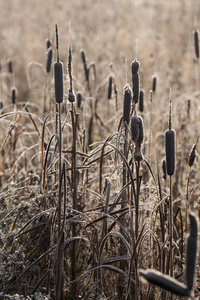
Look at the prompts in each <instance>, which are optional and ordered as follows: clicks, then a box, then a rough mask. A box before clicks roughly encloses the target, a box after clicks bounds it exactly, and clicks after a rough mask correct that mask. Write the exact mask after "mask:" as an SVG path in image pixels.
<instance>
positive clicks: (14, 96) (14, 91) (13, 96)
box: [11, 86, 17, 104]
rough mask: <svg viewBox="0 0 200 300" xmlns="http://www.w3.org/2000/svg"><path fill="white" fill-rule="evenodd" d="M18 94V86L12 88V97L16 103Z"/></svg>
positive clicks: (13, 102)
mask: <svg viewBox="0 0 200 300" xmlns="http://www.w3.org/2000/svg"><path fill="white" fill-rule="evenodd" d="M16 96H17V89H16V87H14V86H13V87H12V88H11V97H12V104H15V103H16Z"/></svg>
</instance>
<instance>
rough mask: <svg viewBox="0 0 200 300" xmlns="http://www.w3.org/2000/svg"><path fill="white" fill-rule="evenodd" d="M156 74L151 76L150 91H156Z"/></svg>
mask: <svg viewBox="0 0 200 300" xmlns="http://www.w3.org/2000/svg"><path fill="white" fill-rule="evenodd" d="M156 81H157V78H156V75H154V76H153V81H152V91H153V92H155V91H156Z"/></svg>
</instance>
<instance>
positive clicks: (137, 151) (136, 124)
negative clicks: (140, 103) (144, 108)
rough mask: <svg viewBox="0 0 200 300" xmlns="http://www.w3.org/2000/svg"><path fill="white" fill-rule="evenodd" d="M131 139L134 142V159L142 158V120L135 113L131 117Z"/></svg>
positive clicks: (139, 159)
mask: <svg viewBox="0 0 200 300" xmlns="http://www.w3.org/2000/svg"><path fill="white" fill-rule="evenodd" d="M130 131H131V139H132V141H133V142H134V145H135V148H134V158H135V160H136V161H141V160H142V153H141V146H142V143H143V139H144V129H143V120H142V118H141V117H138V116H137V115H136V114H135V115H134V116H132V117H131V127H130Z"/></svg>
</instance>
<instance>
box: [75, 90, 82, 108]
mask: <svg viewBox="0 0 200 300" xmlns="http://www.w3.org/2000/svg"><path fill="white" fill-rule="evenodd" d="M76 97H77V107H78V108H80V107H81V101H82V95H81V93H80V92H77V95H76Z"/></svg>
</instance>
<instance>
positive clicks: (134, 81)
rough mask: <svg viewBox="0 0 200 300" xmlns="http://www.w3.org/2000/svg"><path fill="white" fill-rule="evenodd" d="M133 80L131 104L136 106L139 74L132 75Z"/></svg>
mask: <svg viewBox="0 0 200 300" xmlns="http://www.w3.org/2000/svg"><path fill="white" fill-rule="evenodd" d="M132 80H133V102H134V103H135V104H136V103H138V98H139V86H140V79H139V74H138V73H136V74H133V76H132Z"/></svg>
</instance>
